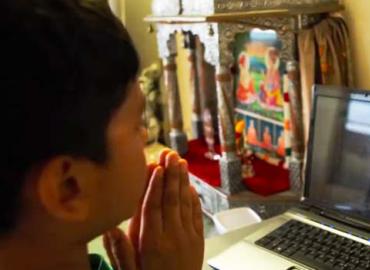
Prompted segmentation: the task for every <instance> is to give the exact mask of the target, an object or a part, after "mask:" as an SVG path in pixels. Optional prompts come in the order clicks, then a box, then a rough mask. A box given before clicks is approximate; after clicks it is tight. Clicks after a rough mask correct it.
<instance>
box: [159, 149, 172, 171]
mask: <svg viewBox="0 0 370 270" xmlns="http://www.w3.org/2000/svg"><path fill="white" fill-rule="evenodd" d="M171 152H172V151H171V150H170V149H164V150H163V151H162V152H161V154H160V155H159V161H158V165H159V166H162V167H163V168H164V167H165V166H166V157H167V155H168V154H169V153H171Z"/></svg>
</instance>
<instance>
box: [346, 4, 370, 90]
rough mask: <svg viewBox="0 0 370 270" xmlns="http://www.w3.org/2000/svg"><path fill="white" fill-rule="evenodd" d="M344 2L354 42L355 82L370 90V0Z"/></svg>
mask: <svg viewBox="0 0 370 270" xmlns="http://www.w3.org/2000/svg"><path fill="white" fill-rule="evenodd" d="M343 4H344V5H345V8H346V11H345V13H344V14H345V18H346V21H347V23H348V27H349V32H350V37H351V43H352V56H353V64H354V78H355V83H356V86H357V87H360V88H366V89H369V90H370V76H369V72H370V54H369V49H370V34H369V32H368V31H369V25H370V14H369V12H370V1H369V0H344V1H343Z"/></svg>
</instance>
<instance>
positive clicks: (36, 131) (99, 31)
mask: <svg viewBox="0 0 370 270" xmlns="http://www.w3.org/2000/svg"><path fill="white" fill-rule="evenodd" d="M0 9H1V11H2V15H1V17H0V35H1V43H0V65H1V70H2V72H1V73H0V88H1V93H2V97H1V99H0V123H1V125H2V129H1V130H2V131H1V134H0V149H1V157H0V239H1V238H2V237H6V236H7V235H11V234H12V232H16V231H18V230H22V231H23V230H26V231H27V230H28V228H31V227H34V228H35V226H37V227H36V228H37V229H38V230H40V231H43V232H44V233H45V234H47V233H50V234H55V233H58V234H59V235H61V236H62V237H65V238H66V240H67V241H68V240H71V241H72V240H78V241H87V240H88V239H89V238H90V237H92V236H94V235H95V234H97V233H99V232H102V231H103V230H105V229H107V228H109V227H111V226H114V225H115V224H117V223H118V222H120V221H121V220H122V219H123V218H127V217H129V216H130V215H131V214H132V213H133V211H134V208H135V207H136V205H137V204H138V201H139V199H140V197H141V195H142V193H143V190H144V185H145V183H144V179H145V174H146V169H145V159H144V156H143V145H144V141H145V134H144V131H143V127H142V126H141V110H142V107H143V104H144V102H143V96H142V94H141V92H140V90H139V87H138V84H137V82H136V75H137V72H138V68H139V60H138V55H137V53H136V50H135V48H134V46H133V44H132V42H131V39H130V38H129V36H128V33H127V31H126V30H125V29H124V27H123V26H122V24H121V23H120V22H119V21H118V19H116V18H115V17H114V16H113V14H112V12H111V11H110V9H109V7H108V5H107V3H106V1H104V0H68V1H66V0H2V1H1V2H0ZM63 234H64V235H63ZM76 235H80V239H76ZM69 237H71V239H68V238H69ZM73 237H74V238H73ZM72 238H73V239H72Z"/></svg>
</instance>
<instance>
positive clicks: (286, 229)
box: [256, 220, 370, 270]
mask: <svg viewBox="0 0 370 270" xmlns="http://www.w3.org/2000/svg"><path fill="white" fill-rule="evenodd" d="M256 244H257V245H258V246H261V247H263V248H266V249H268V250H271V251H273V252H276V253H278V254H280V255H282V256H285V257H287V258H290V259H293V260H295V261H297V262H299V263H302V264H303V265H307V266H309V267H311V268H314V269H320V270H329V269H330V270H331V269H338V270H339V269H346V270H347V269H348V270H350V269H356V270H357V269H361V270H362V269H365V270H370V246H366V245H364V244H361V243H359V242H356V241H353V240H351V239H348V238H345V237H342V236H340V235H337V234H334V233H331V232H328V231H325V230H322V229H320V228H317V227H314V226H310V225H308V224H305V223H303V222H299V221H296V220H290V221H288V222H287V223H285V224H284V225H282V226H281V227H279V228H278V229H276V230H275V231H273V232H271V233H270V234H268V235H266V236H265V237H263V238H261V239H260V240H258V241H256Z"/></svg>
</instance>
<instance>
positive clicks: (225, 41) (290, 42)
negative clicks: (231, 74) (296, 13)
mask: <svg viewBox="0 0 370 270" xmlns="http://www.w3.org/2000/svg"><path fill="white" fill-rule="evenodd" d="M255 21H258V22H261V21H260V20H259V19H258V20H255ZM266 21H268V20H266ZM282 21H283V20H280V19H272V20H271V21H270V22H265V23H264V24H265V25H266V28H268V29H270V28H269V27H268V26H267V25H270V24H271V25H277V26H279V24H280V25H281V27H283V25H284V23H283V22H282ZM285 22H286V21H285ZM274 23H276V24H274ZM251 25H252V26H251ZM253 25H254V24H220V25H219V36H220V60H219V61H220V63H221V64H222V65H224V66H226V67H229V66H231V65H233V64H234V63H235V59H234V54H233V51H234V50H233V47H232V46H233V43H234V41H235V36H236V35H237V34H242V33H245V32H248V31H251V30H252V29H253V28H255V27H253ZM256 25H258V24H256ZM262 28H263V27H262ZM278 33H279V38H280V40H281V41H282V45H283V47H282V50H281V58H282V59H283V60H284V61H289V60H293V59H294V55H295V36H294V33H293V32H285V31H278Z"/></svg>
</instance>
